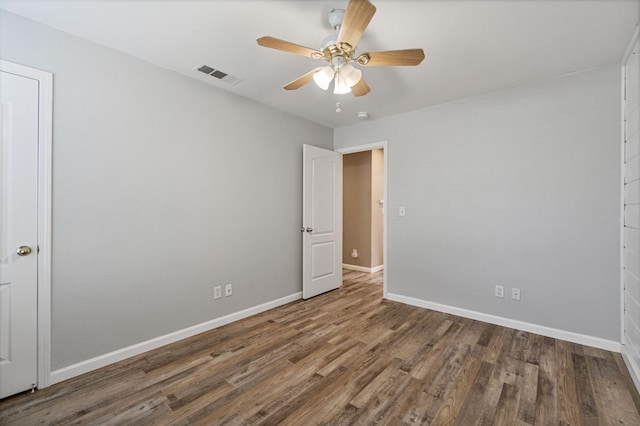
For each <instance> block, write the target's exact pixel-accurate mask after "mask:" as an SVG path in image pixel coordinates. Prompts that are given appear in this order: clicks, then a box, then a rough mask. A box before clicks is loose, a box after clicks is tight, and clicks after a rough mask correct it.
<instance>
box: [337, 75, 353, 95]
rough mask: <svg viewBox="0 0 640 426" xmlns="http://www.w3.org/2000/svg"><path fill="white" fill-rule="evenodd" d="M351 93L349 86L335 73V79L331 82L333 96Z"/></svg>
mask: <svg viewBox="0 0 640 426" xmlns="http://www.w3.org/2000/svg"><path fill="white" fill-rule="evenodd" d="M349 92H351V86H349V85H348V84H347V82H346V81H345V79H344V77H343V76H342V73H341V72H337V73H336V78H335V80H334V82H333V94H334V95H344V94H345V93H349Z"/></svg>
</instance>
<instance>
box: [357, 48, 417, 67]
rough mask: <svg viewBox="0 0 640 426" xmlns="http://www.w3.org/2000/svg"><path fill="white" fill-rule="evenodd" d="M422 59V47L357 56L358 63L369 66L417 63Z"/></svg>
mask: <svg viewBox="0 0 640 426" xmlns="http://www.w3.org/2000/svg"><path fill="white" fill-rule="evenodd" d="M423 59H424V51H423V50H422V49H405V50H384V51H382V52H367V53H363V54H362V55H360V56H358V59H357V61H358V63H359V64H360V65H366V66H369V67H388V66H395V65H418V64H420V62H422V60H423Z"/></svg>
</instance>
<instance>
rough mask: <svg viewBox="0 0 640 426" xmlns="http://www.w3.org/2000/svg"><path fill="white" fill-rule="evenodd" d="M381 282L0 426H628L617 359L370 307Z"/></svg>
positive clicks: (31, 407) (30, 407)
mask: <svg viewBox="0 0 640 426" xmlns="http://www.w3.org/2000/svg"><path fill="white" fill-rule="evenodd" d="M381 280H382V273H377V274H371V275H368V274H364V273H359V272H353V271H345V272H344V281H345V283H344V285H343V287H342V288H341V289H339V290H336V291H333V292H330V293H327V294H324V295H321V296H318V297H316V298H313V299H311V300H308V301H302V300H301V301H297V302H294V303H290V304H288V305H285V306H282V307H279V308H276V309H273V310H271V311H268V312H264V313H262V314H259V315H256V316H254V317H251V318H247V319H245V320H242V321H238V322H235V323H232V324H229V325H226V326H224V327H220V328H218V329H216V330H212V331H210V332H207V333H203V334H200V335H198V336H195V337H193V338H190V339H186V340H183V341H180V342H177V343H174V344H172V345H168V346H166V347H163V348H160V349H157V350H154V351H150V352H147V353H144V354H141V355H139V356H137V357H134V358H131V359H128V360H125V361H123V362H120V363H117V364H114V365H111V366H108V367H105V368H102V369H100V370H97V371H95V372H92V373H89V374H86V375H83V376H80V377H77V378H75V379H71V380H68V381H66V382H64V383H60V384H57V385H54V386H51V387H49V388H47V389H42V390H38V391H37V392H36V393H35V394H30V393H24V394H21V395H17V396H14V397H11V398H6V399H4V400H2V401H0V424H1V425H36V424H38V425H41V424H100V425H102V424H160V425H163V424H166V425H190V424H196V425H199V424H202V425H213V424H216V425H223V424H224V425H253V424H268V425H274V424H284V425H310V424H331V425H341V424H375V423H379V424H390V425H396V424H408V425H415V424H433V425H445V424H458V425H465V426H466V425H493V424H496V425H526V424H531V425H581V424H582V425H613V424H616V425H622V424H625V425H640V412H639V401H640V397H639V396H638V394H637V392H636V391H635V389H634V388H633V384H632V382H631V378H630V377H629V374H628V372H627V370H626V368H625V366H624V362H623V361H622V358H621V357H620V355H619V354H616V353H611V352H607V351H603V350H600V349H596V348H589V347H585V346H581V345H576V344H573V343H568V342H564V341H560V340H555V339H551V338H547V337H543V336H539V335H535V334H531V333H526V332H522V331H517V330H512V329H507V328H504V327H499V326H496V325H492V324H486V323H482V322H478V321H473V320H469V319H465V318H459V317H455V316H453V315H448V314H444V313H440V312H435V311H430V310H425V309H420V308H416V307H412V306H407V305H403V304H400V303H395V302H390V301H385V300H382V286H381Z"/></svg>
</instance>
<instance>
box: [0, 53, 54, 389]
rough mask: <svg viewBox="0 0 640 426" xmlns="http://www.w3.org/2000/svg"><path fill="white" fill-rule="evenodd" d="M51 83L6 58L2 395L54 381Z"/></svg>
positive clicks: (0, 172) (0, 206) (0, 250)
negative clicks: (27, 252)
mask: <svg viewBox="0 0 640 426" xmlns="http://www.w3.org/2000/svg"><path fill="white" fill-rule="evenodd" d="M52 83H53V78H52V75H51V74H50V73H48V72H44V71H40V70H36V69H33V68H29V67H25V66H22V65H18V64H14V63H11V62H7V61H3V60H0V237H1V238H0V397H5V396H8V395H11V394H13V393H16V392H20V391H22V390H26V389H29V388H31V387H32V386H33V385H35V386H38V387H40V388H42V387H46V386H49V384H50V369H51V368H50V364H51V359H50V326H51V319H50V312H51V308H50V303H51V300H50V297H51V135H52V93H53V84H52ZM20 246H27V247H29V248H30V249H31V253H29V254H26V253H24V250H22V254H23V255H22V256H20V255H18V253H17V249H18V248H19V247H20Z"/></svg>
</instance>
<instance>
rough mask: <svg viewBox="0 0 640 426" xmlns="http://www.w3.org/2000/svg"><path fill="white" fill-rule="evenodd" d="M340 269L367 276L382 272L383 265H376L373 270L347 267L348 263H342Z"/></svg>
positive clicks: (364, 267)
mask: <svg viewBox="0 0 640 426" xmlns="http://www.w3.org/2000/svg"><path fill="white" fill-rule="evenodd" d="M342 269H349V270H351V271H358V272H366V273H368V274H373V273H374V272H378V271H382V270H383V269H384V265H378V266H374V267H373V268H367V267H366V266H358V265H349V264H348V263H343V264H342Z"/></svg>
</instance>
